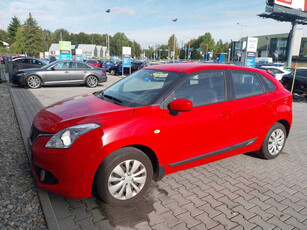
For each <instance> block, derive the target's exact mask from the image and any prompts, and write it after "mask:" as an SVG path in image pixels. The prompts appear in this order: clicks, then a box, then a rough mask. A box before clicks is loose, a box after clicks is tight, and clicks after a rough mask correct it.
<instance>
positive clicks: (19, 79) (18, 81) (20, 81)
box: [12, 74, 24, 85]
mask: <svg viewBox="0 0 307 230" xmlns="http://www.w3.org/2000/svg"><path fill="white" fill-rule="evenodd" d="M12 83H13V84H15V85H24V76H23V75H16V74H13V76H12Z"/></svg>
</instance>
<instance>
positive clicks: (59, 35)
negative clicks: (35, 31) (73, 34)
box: [51, 28, 70, 43]
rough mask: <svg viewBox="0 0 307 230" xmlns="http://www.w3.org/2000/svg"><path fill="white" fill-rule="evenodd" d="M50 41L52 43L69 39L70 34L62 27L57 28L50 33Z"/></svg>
mask: <svg viewBox="0 0 307 230" xmlns="http://www.w3.org/2000/svg"><path fill="white" fill-rule="evenodd" d="M61 39H62V40H61ZM51 41H52V43H59V41H70V34H69V32H68V31H67V30H65V29H63V28H61V29H57V30H56V31H54V32H53V33H52V34H51Z"/></svg>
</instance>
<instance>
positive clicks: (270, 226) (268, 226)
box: [249, 216, 275, 230]
mask: <svg viewBox="0 0 307 230" xmlns="http://www.w3.org/2000/svg"><path fill="white" fill-rule="evenodd" d="M249 222H252V223H255V224H256V225H258V226H260V227H261V228H263V229H268V230H269V229H274V228H275V225H273V224H269V223H267V222H266V221H264V220H262V219H261V218H260V217H259V216H254V217H253V218H251V219H250V220H249Z"/></svg>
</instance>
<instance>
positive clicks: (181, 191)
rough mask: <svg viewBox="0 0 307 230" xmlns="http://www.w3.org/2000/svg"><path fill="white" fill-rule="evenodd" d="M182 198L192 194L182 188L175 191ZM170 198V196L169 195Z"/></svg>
mask: <svg viewBox="0 0 307 230" xmlns="http://www.w3.org/2000/svg"><path fill="white" fill-rule="evenodd" d="M176 190H177V191H178V192H179V193H180V194H181V195H182V196H183V197H187V196H192V195H194V193H193V192H190V191H188V190H187V189H186V188H185V187H184V186H182V187H180V188H177V189H176ZM170 196H171V195H170Z"/></svg>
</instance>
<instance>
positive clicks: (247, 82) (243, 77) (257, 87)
mask: <svg viewBox="0 0 307 230" xmlns="http://www.w3.org/2000/svg"><path fill="white" fill-rule="evenodd" d="M231 73H232V80H233V84H234V89H235V95H236V98H237V99H239V98H245V97H251V96H255V95H259V94H263V93H264V88H263V85H262V84H261V82H260V80H259V79H258V78H257V76H256V74H254V73H249V72H246V71H234V70H233V71H231Z"/></svg>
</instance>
